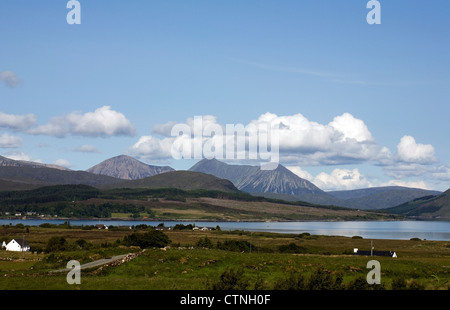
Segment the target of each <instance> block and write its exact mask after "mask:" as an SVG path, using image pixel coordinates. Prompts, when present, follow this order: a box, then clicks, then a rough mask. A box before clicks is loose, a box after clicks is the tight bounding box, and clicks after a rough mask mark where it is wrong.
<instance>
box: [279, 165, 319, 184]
mask: <svg viewBox="0 0 450 310" xmlns="http://www.w3.org/2000/svg"><path fill="white" fill-rule="evenodd" d="M286 168H287V169H289V170H291V171H292V172H293V173H295V174H296V175H298V176H299V177H301V178H302V179H305V180H308V181H311V182H314V177H313V176H312V174H311V173H309V172H308V171H305V170H303V169H302V168H300V167H298V166H286Z"/></svg>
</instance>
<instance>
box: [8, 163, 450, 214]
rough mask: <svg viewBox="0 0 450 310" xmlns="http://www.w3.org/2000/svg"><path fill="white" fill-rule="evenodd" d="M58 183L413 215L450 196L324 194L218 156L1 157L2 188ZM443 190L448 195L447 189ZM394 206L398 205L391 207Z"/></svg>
mask: <svg viewBox="0 0 450 310" xmlns="http://www.w3.org/2000/svg"><path fill="white" fill-rule="evenodd" d="M58 184H85V185H91V186H96V187H99V188H125V187H129V188H142V187H149V188H157V187H174V188H180V189H184V190H189V189H206V190H218V191H227V192H235V191H243V192H247V193H251V194H252V195H255V196H264V197H266V198H276V199H281V200H287V201H304V202H308V203H312V204H321V205H335V206H341V207H347V208H353V209H361V210H367V209H369V210H376V209H387V208H391V209H389V210H390V211H392V212H409V213H411V212H412V213H414V211H412V210H413V209H414V208H416V207H419V203H420V207H421V208H422V210H424V209H423V208H425V207H428V208H430V206H432V207H434V209H435V210H441V211H439V212H441V213H445V212H447V211H445V210H447V209H446V208H443V207H442V206H444V205H448V204H449V200H448V199H445V198H437V197H440V195H443V194H445V193H441V192H438V191H429V190H423V189H413V188H407V187H398V186H390V187H375V188H366V189H358V190H350V191H332V192H325V191H323V190H321V189H320V188H318V187H317V186H315V185H314V184H313V183H311V182H309V181H308V180H305V179H302V178H300V177H299V176H297V175H296V174H294V173H293V172H291V171H290V170H289V169H287V168H286V167H284V166H283V165H279V166H278V167H277V169H275V170H261V169H260V168H259V167H258V166H250V165H231V164H227V163H224V162H221V161H218V160H216V159H211V160H208V159H203V160H201V161H199V162H198V163H197V164H195V165H194V166H192V167H191V168H190V169H189V171H176V170H174V169H173V168H171V167H167V166H161V167H160V166H152V165H148V164H145V163H142V162H140V161H138V160H136V159H134V158H132V157H129V156H125V155H120V156H116V157H113V158H110V159H108V160H105V161H103V162H101V163H99V164H97V165H95V166H93V167H91V168H89V169H87V170H86V171H74V170H70V169H67V168H64V167H59V166H55V165H46V164H41V163H35V162H27V161H19V160H12V159H8V158H5V157H2V156H0V190H2V191H5V190H24V189H33V188H37V187H41V186H46V185H58ZM446 193H447V196H448V191H447V192H446ZM447 196H444V197H447ZM423 197H425V198H426V199H425V198H423ZM440 202H442V204H441V205H440V206H441V207H440V209H438V205H437V203H440ZM397 206H398V208H399V209H394V208H393V207H397ZM401 206H402V207H401ZM399 210H400V211H399ZM428 210H432V209H428ZM442 210H443V211H442ZM415 212H416V213H417V212H418V211H417V210H416V211H415Z"/></svg>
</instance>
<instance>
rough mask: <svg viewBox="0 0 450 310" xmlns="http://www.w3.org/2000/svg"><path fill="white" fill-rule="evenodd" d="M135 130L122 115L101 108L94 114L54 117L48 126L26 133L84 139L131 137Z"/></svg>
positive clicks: (74, 113)
mask: <svg viewBox="0 0 450 310" xmlns="http://www.w3.org/2000/svg"><path fill="white" fill-rule="evenodd" d="M135 130H136V129H135V127H134V125H132V124H131V123H130V121H129V120H128V119H127V118H126V117H125V116H124V115H123V114H122V113H119V112H117V111H114V110H111V107H109V106H103V107H101V108H98V109H96V110H95V111H94V112H88V113H85V114H81V113H79V112H72V113H70V114H68V115H64V116H60V117H55V118H53V119H51V120H50V122H49V123H48V124H45V125H42V126H38V127H36V128H32V129H30V130H29V131H28V132H29V133H30V134H35V135H38V134H41V135H51V136H56V137H60V138H62V137H65V136H66V135H68V134H72V135H78V136H84V137H98V136H103V137H106V136H120V135H125V136H131V135H134V134H135Z"/></svg>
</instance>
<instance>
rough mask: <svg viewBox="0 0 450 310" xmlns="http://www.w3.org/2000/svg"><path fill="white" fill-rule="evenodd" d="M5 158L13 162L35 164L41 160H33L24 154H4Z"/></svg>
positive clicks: (13, 152) (14, 152)
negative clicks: (20, 161)
mask: <svg viewBox="0 0 450 310" xmlns="http://www.w3.org/2000/svg"><path fill="white" fill-rule="evenodd" d="M6 157H7V158H9V159H13V160H23V161H31V162H35V163H42V160H40V159H33V158H32V157H31V156H30V155H28V154H26V153H24V152H16V151H12V152H8V153H7V154H6Z"/></svg>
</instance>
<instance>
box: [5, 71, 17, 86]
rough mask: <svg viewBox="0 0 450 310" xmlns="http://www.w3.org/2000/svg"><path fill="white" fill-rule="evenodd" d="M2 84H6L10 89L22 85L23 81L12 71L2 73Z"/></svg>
mask: <svg viewBox="0 0 450 310" xmlns="http://www.w3.org/2000/svg"><path fill="white" fill-rule="evenodd" d="M0 82H3V83H5V85H6V86H9V87H16V86H19V85H21V84H22V81H21V80H20V79H19V78H18V77H17V75H16V74H15V73H14V72H11V71H2V72H0Z"/></svg>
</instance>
